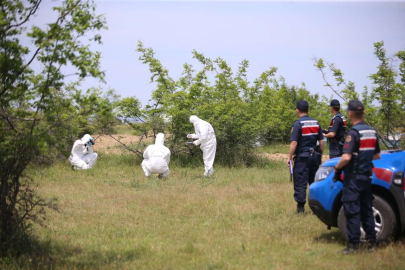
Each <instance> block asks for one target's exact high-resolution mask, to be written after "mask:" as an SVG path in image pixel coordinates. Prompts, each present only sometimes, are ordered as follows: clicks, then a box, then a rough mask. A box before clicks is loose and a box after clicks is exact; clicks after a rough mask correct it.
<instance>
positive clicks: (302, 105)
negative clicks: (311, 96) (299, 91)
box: [297, 100, 309, 111]
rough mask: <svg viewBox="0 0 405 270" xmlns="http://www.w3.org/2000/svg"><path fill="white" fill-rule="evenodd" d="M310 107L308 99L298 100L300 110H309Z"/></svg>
mask: <svg viewBox="0 0 405 270" xmlns="http://www.w3.org/2000/svg"><path fill="white" fill-rule="evenodd" d="M308 108H309V105H308V102H307V101H306V100H300V101H298V102H297V109H298V110H300V111H307V110H308Z"/></svg>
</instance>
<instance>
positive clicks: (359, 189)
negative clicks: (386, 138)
mask: <svg viewBox="0 0 405 270" xmlns="http://www.w3.org/2000/svg"><path fill="white" fill-rule="evenodd" d="M348 109H349V119H350V121H351V122H352V123H353V127H352V128H351V129H350V130H349V131H348V133H347V136H346V141H345V144H344V146H343V155H342V157H341V159H340V161H339V163H338V164H337V165H336V166H335V174H338V173H339V172H340V171H341V170H342V169H344V175H345V180H344V187H343V193H342V203H343V210H344V213H345V216H346V219H347V223H346V231H347V237H348V240H349V241H348V246H347V248H346V249H344V250H343V251H342V252H343V254H350V253H355V252H357V250H358V249H359V242H360V224H362V225H363V228H364V231H365V232H366V240H367V241H368V243H369V248H370V249H372V248H373V247H374V243H375V240H376V232H375V223H374V216H373V210H372V207H373V205H372V201H373V196H372V194H371V177H372V166H373V164H372V160H373V159H379V158H380V146H379V144H378V139H377V134H376V131H375V130H374V129H373V128H371V127H369V126H368V125H366V124H365V123H364V120H363V115H364V106H363V104H362V103H361V102H360V101H358V100H351V101H350V102H349V108H348Z"/></svg>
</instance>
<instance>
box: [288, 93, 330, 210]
mask: <svg viewBox="0 0 405 270" xmlns="http://www.w3.org/2000/svg"><path fill="white" fill-rule="evenodd" d="M308 110H309V105H308V102H306V101H305V100H300V101H298V102H297V109H296V111H297V114H298V116H299V119H298V120H297V121H295V122H294V124H293V127H292V130H291V137H290V152H289V155H288V159H287V164H288V166H290V162H291V160H292V158H293V155H295V160H294V169H293V176H294V199H295V201H296V202H297V213H298V214H299V213H304V206H305V203H306V191H307V185H308V184H312V183H313V182H314V178H315V173H316V171H317V170H318V168H319V165H320V163H321V161H322V152H323V150H324V148H325V144H324V141H323V134H322V128H321V125H320V124H319V122H318V121H317V120H315V119H313V118H311V117H309V116H308ZM317 142H319V147H317Z"/></svg>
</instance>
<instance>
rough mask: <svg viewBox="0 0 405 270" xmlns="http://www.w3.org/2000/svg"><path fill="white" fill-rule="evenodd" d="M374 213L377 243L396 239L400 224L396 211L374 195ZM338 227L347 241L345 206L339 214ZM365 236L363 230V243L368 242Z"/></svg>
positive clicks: (361, 239) (361, 238)
mask: <svg viewBox="0 0 405 270" xmlns="http://www.w3.org/2000/svg"><path fill="white" fill-rule="evenodd" d="M373 213H374V218H375V223H376V226H375V227H376V232H377V242H386V241H388V240H390V239H393V238H395V235H396V233H397V228H398V227H397V226H398V223H397V217H396V215H395V212H394V209H392V207H391V205H390V204H389V203H388V202H387V201H385V200H384V199H383V198H381V197H379V196H376V195H374V201H373ZM338 227H339V230H340V233H341V234H342V236H343V238H344V239H346V241H347V234H346V217H345V214H344V211H343V205H342V207H341V208H340V211H339V214H338ZM365 236H366V235H365V232H364V230H363V228H361V236H360V241H361V242H365V241H366V239H365Z"/></svg>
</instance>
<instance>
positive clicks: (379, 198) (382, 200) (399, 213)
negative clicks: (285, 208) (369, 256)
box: [308, 150, 405, 242]
mask: <svg viewBox="0 0 405 270" xmlns="http://www.w3.org/2000/svg"><path fill="white" fill-rule="evenodd" d="M338 161H339V158H334V159H331V160H328V161H326V162H324V163H323V164H322V166H321V167H319V169H318V171H317V173H316V176H315V182H314V183H313V184H311V186H310V187H309V195H308V203H309V206H310V207H311V209H312V211H313V212H314V214H315V215H316V216H318V218H319V219H320V220H321V221H322V222H323V223H325V224H326V225H327V226H328V229H330V228H331V227H339V230H340V232H341V233H342V235H343V237H344V238H346V239H347V235H346V218H345V216H344V213H343V207H342V202H341V197H342V189H343V183H342V182H340V181H338V182H336V183H335V184H333V176H334V166H335V165H336V164H337V163H338ZM373 163H374V169H373V179H372V182H371V183H372V192H373V195H374V201H373V213H374V217H375V224H376V232H377V241H380V242H382V241H387V240H389V239H391V238H395V237H396V236H398V235H399V233H400V232H401V231H402V230H403V229H405V190H404V189H405V186H404V182H405V178H404V171H405V151H404V150H402V151H401V150H398V151H387V152H382V153H381V159H379V160H374V161H373ZM342 181H344V176H343V175H342ZM364 237H365V234H364V231H363V229H362V230H361V238H362V239H363V240H364Z"/></svg>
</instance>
